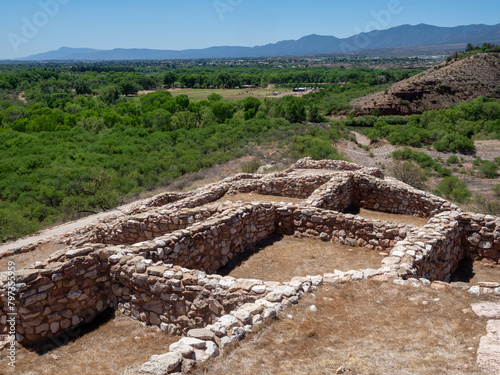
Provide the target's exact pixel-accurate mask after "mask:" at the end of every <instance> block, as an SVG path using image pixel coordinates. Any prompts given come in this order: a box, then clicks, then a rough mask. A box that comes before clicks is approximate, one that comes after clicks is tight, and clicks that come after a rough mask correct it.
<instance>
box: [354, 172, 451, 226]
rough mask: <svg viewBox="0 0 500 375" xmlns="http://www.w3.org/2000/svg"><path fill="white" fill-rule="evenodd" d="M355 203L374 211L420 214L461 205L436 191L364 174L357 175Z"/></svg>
mask: <svg viewBox="0 0 500 375" xmlns="http://www.w3.org/2000/svg"><path fill="white" fill-rule="evenodd" d="M353 178H354V184H355V186H356V188H355V189H353V197H352V204H353V205H355V206H358V207H362V208H366V209H369V210H374V211H382V212H390V213H395V214H404V215H414V216H420V217H430V216H434V215H436V214H438V213H440V212H444V211H450V210H455V209H458V207H457V206H455V205H454V204H451V203H450V202H448V201H446V200H444V199H442V198H439V197H437V196H435V195H433V194H429V193H425V192H423V191H421V190H417V189H414V188H412V187H410V186H408V185H406V184H403V183H401V182H399V181H395V180H393V181H387V180H381V179H379V178H376V177H370V176H367V175H363V174H355V175H353Z"/></svg>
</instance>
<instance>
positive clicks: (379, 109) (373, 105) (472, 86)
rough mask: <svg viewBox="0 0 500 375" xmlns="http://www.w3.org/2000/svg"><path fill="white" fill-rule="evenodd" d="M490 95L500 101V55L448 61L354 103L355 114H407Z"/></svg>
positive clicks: (483, 55) (479, 55)
mask: <svg viewBox="0 0 500 375" xmlns="http://www.w3.org/2000/svg"><path fill="white" fill-rule="evenodd" d="M478 96H487V97H494V98H500V54H498V53H479V54H476V55H473V56H471V57H468V58H466V59H462V60H452V61H451V62H444V63H442V64H440V65H438V66H436V67H434V68H431V69H429V70H426V71H425V72H422V73H420V74H417V75H416V76H413V77H411V78H408V79H406V80H404V81H401V82H398V83H396V84H394V85H393V86H392V87H390V88H389V89H387V90H385V91H382V92H378V93H374V94H371V95H368V96H365V97H363V98H358V99H355V100H353V101H352V102H351V104H352V105H353V108H354V109H353V113H354V114H355V115H365V114H372V113H380V114H382V115H400V114H401V115H407V114H412V113H421V112H423V111H425V110H429V109H442V108H447V107H449V105H450V104H455V103H460V102H464V101H468V100H472V99H474V98H477V97H478Z"/></svg>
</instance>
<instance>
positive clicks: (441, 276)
mask: <svg viewBox="0 0 500 375" xmlns="http://www.w3.org/2000/svg"><path fill="white" fill-rule="evenodd" d="M314 170H322V171H321V173H319V174H314V173H313V174H311V173H309V172H307V171H314ZM230 191H245V192H257V193H259V194H278V193H281V194H286V195H287V196H294V197H301V198H304V199H305V200H304V203H303V204H291V203H288V204H284V203H276V202H252V203H244V202H237V203H234V204H233V203H228V202H218V201H217V200H218V199H220V198H221V197H222V196H223V195H224V194H226V193H228V192H230ZM282 196H283V195H282ZM276 200H277V201H279V196H277V199H276ZM165 202H167V203H165ZM157 205H158V206H157ZM351 206H357V207H361V208H367V209H371V210H378V211H384V212H391V213H399V214H411V215H416V216H420V217H425V218H429V221H428V223H427V224H426V225H425V226H423V227H417V226H412V225H404V224H394V223H389V222H385V221H380V220H368V219H365V218H363V217H361V216H356V215H351V214H346V213H343V211H345V210H346V209H347V208H348V207H351ZM499 227H500V219H499V218H496V217H493V216H488V215H475V214H468V213H464V212H462V211H461V210H460V209H459V208H458V207H457V206H455V205H453V204H451V203H450V202H447V201H446V200H443V199H441V198H439V197H436V196H434V195H432V194H429V193H425V192H422V191H419V190H416V189H413V188H411V187H409V186H407V185H405V184H403V183H400V182H398V181H394V180H390V179H385V178H384V176H383V174H382V172H381V171H379V170H377V169H367V168H362V167H360V166H358V165H356V164H352V163H347V162H339V161H319V162H316V161H313V160H312V159H310V158H307V159H303V160H300V161H299V162H297V163H296V164H295V165H294V166H292V167H291V168H290V169H288V170H287V171H285V172H281V173H274V174H271V175H264V176H262V175H253V174H240V175H237V176H234V177H231V178H228V179H225V180H223V181H221V182H220V183H217V184H212V185H208V186H207V187H206V188H204V189H203V188H202V189H198V190H195V191H194V192H191V193H182V194H172V193H168V194H161V195H160V196H158V197H154V198H151V199H149V200H147V201H146V202H145V203H144V202H143V203H141V204H139V205H137V206H135V207H133V208H132V209H131V210H130V211H129V212H127V213H125V214H124V215H123V216H122V217H113V218H109V219H106V220H103V221H101V222H100V223H99V224H98V225H96V226H93V227H89V228H84V230H80V231H78V233H73V234H67V235H64V236H61V238H60V241H64V242H65V243H67V244H68V248H67V249H66V250H60V251H58V252H55V253H54V254H53V255H51V256H50V257H49V258H47V259H45V260H44V261H41V262H37V263H36V264H35V265H34V266H33V267H32V268H27V269H24V270H18V271H17V280H16V285H15V289H16V293H17V296H18V297H19V298H17V300H16V309H17V311H18V324H17V329H18V330H17V339H18V341H20V342H23V343H34V342H38V341H41V340H45V339H47V338H50V337H53V336H55V335H57V334H60V333H62V332H64V331H65V330H67V329H69V328H73V327H77V326H78V325H80V324H82V323H83V322H86V321H90V320H92V319H93V318H94V317H95V316H96V315H97V314H100V313H101V312H102V311H103V310H105V309H107V308H113V309H119V310H120V311H122V312H123V313H125V314H126V315H129V316H131V317H134V318H135V319H138V320H140V321H142V322H144V323H145V324H148V325H153V326H156V327H158V328H159V329H160V330H161V331H164V332H167V333H171V334H180V335H184V336H186V337H185V338H184V339H182V340H181V341H180V342H179V343H176V344H175V345H173V346H171V348H170V349H171V352H170V354H169V355H161V356H153V357H152V358H151V360H150V361H148V362H147V363H145V364H144V365H143V366H142V367H141V370H140V371H142V373H144V374H147V373H149V374H154V373H171V372H179V371H187V369H188V368H191V367H192V366H193V365H194V364H195V363H196V361H203V360H206V359H208V358H210V357H213V356H216V355H218V353H219V350H223V349H224V348H226V347H227V346H229V345H231V344H232V343H234V342H236V341H238V340H241V339H242V338H243V337H244V336H245V334H246V333H248V332H250V331H252V329H254V327H255V326H256V325H257V326H258V325H260V324H264V322H266V321H268V320H269V319H272V318H273V317H275V316H276V314H279V313H282V312H283V311H284V309H285V308H286V307H288V306H290V305H291V304H294V303H297V302H298V301H299V299H300V297H301V295H302V294H303V293H307V292H310V291H313V290H315V289H316V288H318V287H319V286H321V285H322V284H324V283H332V284H334V283H343V282H349V281H357V280H362V279H368V278H370V279H374V280H390V279H395V282H396V283H400V284H411V285H414V286H422V285H427V286H430V287H431V288H435V289H445V288H447V285H448V284H446V283H442V282H441V281H449V280H450V277H451V274H452V273H453V272H454V271H455V270H456V269H457V267H458V264H459V262H460V261H461V260H463V259H464V258H466V257H468V258H471V259H488V260H489V261H491V262H497V263H498V262H499V259H500V257H499V251H500V236H499V234H500V228H499ZM276 233H277V234H283V235H293V236H296V237H307V238H313V239H317V240H321V241H332V242H338V243H342V244H348V245H349V246H362V247H366V248H368V249H373V250H374V251H381V250H384V251H387V252H389V253H390V254H389V256H387V257H386V258H384V259H383V261H382V264H381V266H380V267H379V268H378V269H365V270H348V271H341V270H335V269H332V270H331V272H330V273H326V274H323V275H317V276H307V277H303V276H300V277H294V278H292V279H291V281H290V282H281V283H279V282H263V281H261V280H251V279H235V278H232V277H228V276H226V277H221V276H220V275H217V274H214V273H215V272H216V271H217V270H218V269H219V268H221V267H223V266H224V265H226V264H227V263H228V262H229V261H230V260H231V259H232V258H233V257H234V256H236V255H238V254H240V253H242V252H245V251H246V250H247V249H248V248H249V247H251V246H253V245H255V244H256V243H257V242H259V241H260V240H263V239H265V238H267V237H269V236H271V235H273V234H276ZM7 276H8V275H7V273H2V274H0V286H1V294H0V306H1V310H0V323H1V325H0V329H1V331H0V334H2V333H3V334H5V333H6V329H7V325H6V323H7V315H6V313H7V312H6V307H7V306H8V301H7V298H8V297H7V296H8V293H7V288H8V278H7ZM472 289H473V290H472ZM469 292H471V293H489V294H497V295H500V288H499V286H498V284H495V283H481V284H480V285H479V286H477V287H473V288H471V289H470V290H469Z"/></svg>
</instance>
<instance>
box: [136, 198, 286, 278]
mask: <svg viewBox="0 0 500 375" xmlns="http://www.w3.org/2000/svg"><path fill="white" fill-rule="evenodd" d="M276 228H277V215H276V207H275V206H274V205H273V204H271V203H248V204H246V205H242V206H239V207H237V208H233V209H229V210H226V212H223V213H221V214H218V215H215V216H213V217H211V218H209V219H207V220H206V221H204V222H203V223H200V224H197V225H193V226H192V227H190V228H189V230H187V229H184V230H180V231H176V232H173V233H171V234H168V235H165V236H162V237H158V238H157V239H156V240H154V241H149V242H146V243H142V244H137V246H134V251H135V252H136V253H138V254H141V255H142V254H146V256H147V257H149V258H151V259H152V260H154V261H158V260H159V261H162V262H165V263H172V264H175V265H179V266H182V267H186V268H191V269H199V270H203V271H205V272H207V273H213V272H215V271H217V270H218V269H219V268H221V267H223V266H225V265H226V264H227V263H228V262H229V261H230V260H231V259H232V258H233V256H234V255H236V254H239V253H240V252H242V251H244V250H245V249H247V248H248V247H250V246H252V245H254V244H256V243H257V242H259V241H261V240H263V239H265V238H267V237H269V236H270V235H271V234H273V233H275V232H276Z"/></svg>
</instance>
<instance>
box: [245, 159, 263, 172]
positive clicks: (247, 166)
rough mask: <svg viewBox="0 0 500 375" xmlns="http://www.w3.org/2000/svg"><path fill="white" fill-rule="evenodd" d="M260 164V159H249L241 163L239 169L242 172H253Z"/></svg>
mask: <svg viewBox="0 0 500 375" xmlns="http://www.w3.org/2000/svg"><path fill="white" fill-rule="evenodd" d="M261 165H262V164H261V163H260V161H258V160H257V159H254V160H252V161H249V162H248V163H245V164H243V165H242V166H241V171H242V172H243V173H255V172H257V169H259V168H260V166H261Z"/></svg>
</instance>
